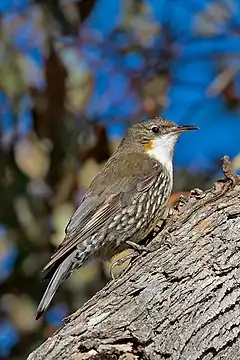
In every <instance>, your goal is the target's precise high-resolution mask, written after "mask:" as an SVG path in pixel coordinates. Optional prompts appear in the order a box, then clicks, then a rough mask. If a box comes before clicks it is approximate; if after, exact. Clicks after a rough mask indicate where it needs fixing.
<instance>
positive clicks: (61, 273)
mask: <svg viewBox="0 0 240 360" xmlns="http://www.w3.org/2000/svg"><path fill="white" fill-rule="evenodd" d="M76 254H77V250H75V251H73V252H72V253H71V254H70V255H69V256H68V257H67V258H66V259H65V260H64V261H63V262H62V263H61V264H60V265H59V266H58V267H57V269H56V271H55V272H54V274H53V276H52V278H51V280H50V282H49V284H48V287H47V289H46V291H45V293H44V294H43V297H42V299H41V302H40V304H39V305H38V308H37V311H36V317H35V318H36V320H38V319H39V318H40V317H41V316H42V314H43V313H44V311H46V310H47V308H48V306H49V304H50V302H51V301H52V298H53V296H54V294H55V293H56V291H57V289H58V287H59V286H60V284H61V283H62V282H63V281H64V280H66V279H67V278H68V277H69V275H71V270H72V267H73V264H74V263H75V261H74V259H76Z"/></svg>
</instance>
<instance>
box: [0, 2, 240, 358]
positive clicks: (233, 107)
mask: <svg viewBox="0 0 240 360" xmlns="http://www.w3.org/2000/svg"><path fill="white" fill-rule="evenodd" d="M239 69H240V1H239V0H95V1H94V0H84V1H80V0H79V1H73V0H72V1H71V0H62V1H60V0H51V1H49V0H36V1H30V0H1V1H0V357H1V358H5V359H16V360H20V359H24V358H26V356H27V354H28V353H29V352H30V351H31V350H33V349H34V348H35V347H36V346H37V345H38V344H40V343H41V342H42V341H43V340H44V339H45V338H46V337H47V336H50V335H51V334H52V332H53V331H54V330H55V329H56V328H57V327H58V326H59V325H60V324H61V321H62V319H63V318H64V317H65V316H67V315H68V314H69V313H70V312H71V311H73V310H75V309H77V308H79V307H80V306H81V304H83V303H84V302H85V301H86V300H87V299H88V298H89V297H90V296H92V295H93V294H94V293H95V292H96V291H97V290H98V289H100V288H101V287H102V286H103V285H104V284H105V283H106V281H108V273H109V271H108V270H109V264H105V265H103V264H99V263H97V262H96V261H95V262H92V263H91V264H89V265H88V266H87V267H85V268H84V269H81V270H80V271H78V273H77V274H75V275H74V276H72V277H71V278H70V279H69V280H68V281H66V282H65V284H64V285H63V286H62V287H61V289H60V290H59V291H58V293H57V295H56V296H55V298H54V301H53V303H52V305H51V307H50V309H49V311H48V312H47V313H46V316H45V317H44V318H43V319H41V320H40V321H35V320H34V313H35V309H36V305H37V303H38V301H39V300H40V297H41V295H42V293H43V290H44V287H45V284H43V283H41V277H42V275H41V269H42V267H43V266H44V265H45V264H46V262H47V261H48V259H49V256H50V253H51V252H52V251H53V250H54V248H55V247H56V246H57V245H58V244H59V242H60V241H61V240H62V239H63V235H64V228H65V226H66V224H67V222H68V219H69V217H70V216H71V214H72V213H73V211H74V209H75V207H76V206H77V204H78V203H79V202H80V200H81V197H82V196H83V194H84V191H85V189H86V187H87V186H88V184H89V183H90V181H91V180H92V178H93V177H94V176H95V174H96V173H97V172H98V171H99V169H100V168H101V167H102V165H103V164H104V162H105V161H106V160H107V159H108V157H109V156H110V154H111V153H112V151H113V150H114V149H115V148H116V146H117V144H118V143H119V141H120V139H121V138H122V136H123V134H124V132H125V130H126V128H127V127H128V126H129V124H131V123H134V122H136V121H138V120H140V119H141V120H143V119H147V118H149V117H152V116H158V115H159V114H163V115H164V116H165V117H167V118H169V119H171V120H174V121H176V122H177V123H179V124H195V125H198V126H199V127H200V128H201V130H200V131H198V132H194V133H191V135H184V136H182V138H181V140H180V141H179V143H178V145H177V149H176V156H175V168H176V177H175V188H174V195H173V197H172V199H171V202H172V203H174V201H175V199H176V198H177V196H178V193H179V192H180V191H184V192H186V191H189V190H190V189H191V188H193V187H195V186H197V187H201V188H206V187H209V186H211V184H212V182H213V181H214V180H215V179H216V178H218V177H219V176H221V172H220V166H219V160H220V157H221V156H223V155H225V154H227V155H229V156H230V157H231V159H232V160H233V167H234V169H235V170H239V168H240V160H239V155H238V154H239V153H240V72H239Z"/></svg>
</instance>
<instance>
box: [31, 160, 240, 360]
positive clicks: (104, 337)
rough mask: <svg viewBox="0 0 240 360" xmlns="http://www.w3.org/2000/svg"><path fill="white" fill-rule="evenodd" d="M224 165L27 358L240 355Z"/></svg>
mask: <svg viewBox="0 0 240 360" xmlns="http://www.w3.org/2000/svg"><path fill="white" fill-rule="evenodd" d="M222 165H223V166H222V167H223V172H224V175H225V179H224V181H220V182H218V183H216V184H215V186H214V188H213V189H211V190H209V191H207V192H205V193H201V192H198V191H193V192H192V194H191V196H190V197H189V198H187V199H184V200H183V201H180V202H179V204H178V206H177V208H176V209H175V211H174V212H173V214H172V215H171V216H170V217H169V219H168V221H167V223H166V226H165V228H164V230H163V231H162V232H160V233H159V234H158V235H156V236H155V237H154V239H153V240H152V241H151V242H150V243H149V245H148V248H149V250H150V252H148V253H142V254H141V255H139V256H138V257H137V259H135V260H134V261H133V262H132V265H131V267H130V268H129V269H128V270H127V271H126V272H125V273H124V274H122V275H120V277H119V278H118V279H117V280H115V281H111V282H110V283H109V284H108V285H107V286H106V287H105V288H104V289H103V290H101V291H100V292H98V293H97V294H96V295H95V296H94V297H93V298H92V299H91V300H90V301H88V302H87V303H86V304H85V305H84V306H83V307H82V308H81V309H80V310H78V311H77V312H76V313H75V314H73V315H72V316H71V317H70V318H68V319H67V321H66V323H65V325H64V326H63V327H62V328H61V329H60V330H59V331H58V332H57V333H56V334H54V335H53V336H52V337H51V338H49V339H48V340H47V341H46V342H45V343H44V344H42V345H41V346H40V347H39V348H38V349H37V350H35V351H34V352H33V353H32V354H31V355H30V356H29V357H28V360H40V359H41V360H43V359H44V360H53V359H54V360H62V359H69V360H82V359H90V360H103V359H106V360H108V359H109V360H110V359H116V360H117V359H119V360H124V359H125V360H127V359H128V360H134V359H151V360H158V359H159V360H160V359H161V360H163V359H171V360H210V359H226V360H227V359H230V360H235V359H236V360H239V359H240V336H239V334H240V304H239V303H240V286H239V284H240V266H239V264H240V185H238V183H239V181H238V180H239V179H238V177H237V176H236V175H235V174H234V173H232V172H231V170H230V168H229V160H228V158H226V157H225V158H224V160H223V163H222ZM166 235H167V236H166Z"/></svg>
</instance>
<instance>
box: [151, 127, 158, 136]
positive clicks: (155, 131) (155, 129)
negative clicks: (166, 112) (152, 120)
mask: <svg viewBox="0 0 240 360" xmlns="http://www.w3.org/2000/svg"><path fill="white" fill-rule="evenodd" d="M151 130H152V132H154V134H158V133H159V131H160V129H159V127H158V126H153V127H152V128H151Z"/></svg>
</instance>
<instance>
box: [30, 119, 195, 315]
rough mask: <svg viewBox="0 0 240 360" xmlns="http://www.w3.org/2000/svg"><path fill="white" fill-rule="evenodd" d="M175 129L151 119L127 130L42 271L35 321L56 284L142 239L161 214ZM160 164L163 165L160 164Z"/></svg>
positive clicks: (169, 183)
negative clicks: (43, 288) (44, 282)
mask: <svg viewBox="0 0 240 360" xmlns="http://www.w3.org/2000/svg"><path fill="white" fill-rule="evenodd" d="M192 129H196V127H193V126H188V127H187V126H185V127H179V126H177V125H176V124H174V123H173V122H171V121H167V120H163V119H161V118H155V119H153V120H149V121H145V122H142V123H139V124H136V125H133V126H132V127H131V128H129V130H128V132H127V134H126V136H125V138H124V139H123V140H122V142H121V144H120V146H119V148H118V149H117V151H116V152H115V153H114V154H113V155H112V156H111V157H110V159H109V160H108V162H107V163H106V164H105V166H104V167H103V169H102V170H101V172H100V173H99V174H98V175H97V176H96V177H95V179H94V180H93V182H92V183H91V185H90V186H89V188H88V190H87V192H86V195H85V196H84V198H83V199H82V202H81V204H80V206H79V207H78V209H77V210H76V212H75V213H74V214H73V216H72V217H71V219H70V221H69V223H68V225H67V227H66V230H65V233H66V235H65V239H64V240H63V242H62V243H61V244H60V246H59V247H58V248H57V250H56V252H55V253H54V254H53V255H52V257H51V259H50V261H49V263H48V264H47V265H46V267H45V268H44V271H47V274H46V276H45V278H51V280H50V282H49V285H48V287H47V290H46V292H45V294H44V296H43V298H42V300H41V303H40V305H39V307H38V309H37V314H36V318H39V317H40V316H41V315H42V313H43V312H44V311H45V310H46V308H47V307H48V305H49V303H50V301H51V300H52V297H53V296H54V294H55V292H56V290H57V288H58V286H59V285H60V283H61V282H62V281H63V280H65V279H66V278H67V277H68V276H69V275H71V273H72V272H73V271H74V270H75V269H77V268H79V267H80V266H82V265H84V264H85V263H86V262H87V261H88V260H89V259H91V258H93V257H97V256H99V257H101V258H103V259H110V258H111V257H112V256H113V255H114V254H116V253H117V252H119V251H121V250H123V249H124V248H126V241H127V240H131V241H132V242H138V241H140V240H141V239H143V238H144V237H145V236H146V235H147V234H148V233H149V232H150V231H151V230H152V229H153V228H154V227H155V225H156V224H157V223H158V222H159V220H160V219H161V218H162V217H163V216H164V214H165V213H166V208H167V202H168V199H169V196H170V194H171V190H172V153H173V149H174V145H175V143H176V141H177V138H178V136H179V135H180V133H182V132H183V131H185V130H192ZM161 160H162V161H161Z"/></svg>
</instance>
